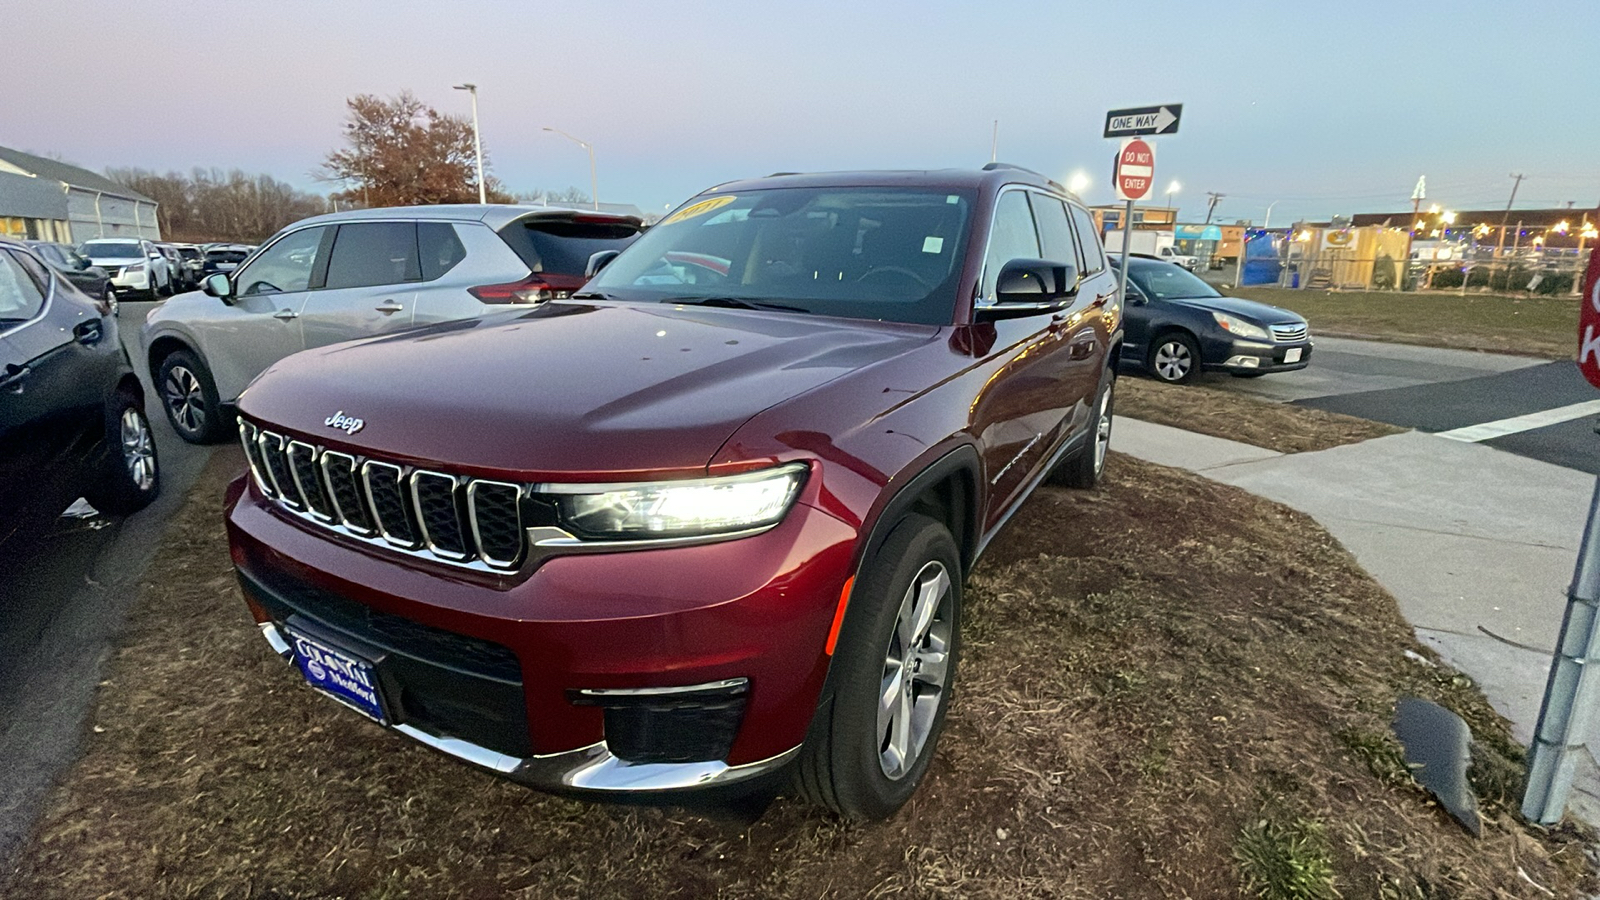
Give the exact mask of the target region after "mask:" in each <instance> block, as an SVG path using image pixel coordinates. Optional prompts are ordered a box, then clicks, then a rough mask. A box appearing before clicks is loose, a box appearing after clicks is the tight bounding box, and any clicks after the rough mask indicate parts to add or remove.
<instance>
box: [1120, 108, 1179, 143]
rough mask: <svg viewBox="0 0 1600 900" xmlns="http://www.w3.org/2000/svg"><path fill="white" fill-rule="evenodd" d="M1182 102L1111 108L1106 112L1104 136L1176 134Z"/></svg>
mask: <svg viewBox="0 0 1600 900" xmlns="http://www.w3.org/2000/svg"><path fill="white" fill-rule="evenodd" d="M1182 116H1183V104H1182V103H1168V104H1165V105H1163V106H1141V107H1138V108H1137V109H1113V110H1112V111H1110V112H1108V113H1106V137H1108V138H1116V137H1133V136H1135V135H1144V134H1177V133H1178V119H1180V118H1181V117H1182Z"/></svg>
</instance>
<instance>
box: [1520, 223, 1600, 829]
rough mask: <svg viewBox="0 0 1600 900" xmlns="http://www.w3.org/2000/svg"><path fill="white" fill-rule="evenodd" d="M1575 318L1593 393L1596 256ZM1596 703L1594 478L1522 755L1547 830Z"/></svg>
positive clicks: (1599, 295)
mask: <svg viewBox="0 0 1600 900" xmlns="http://www.w3.org/2000/svg"><path fill="white" fill-rule="evenodd" d="M1581 302H1582V305H1583V310H1582V312H1581V313H1580V314H1579V316H1578V368H1579V369H1580V370H1582V372H1583V377H1585V378H1587V379H1588V380H1589V383H1590V384H1592V385H1594V386H1595V387H1600V252H1595V251H1590V253H1589V268H1588V272H1587V274H1585V276H1584V279H1583V293H1582V301H1581ZM1597 703H1600V479H1596V481H1595V491H1594V496H1593V498H1592V499H1591V500H1590V501H1589V521H1588V524H1586V525H1585V526H1584V529H1583V543H1582V544H1580V545H1579V547H1578V563H1577V566H1576V568H1575V569H1574V571H1573V574H1572V587H1570V588H1568V590H1567V611H1566V613H1565V615H1564V616H1563V617H1562V619H1561V637H1560V638H1559V639H1558V641H1557V643H1556V652H1555V656H1554V658H1553V659H1552V660H1551V661H1550V678H1549V680H1548V681H1546V682H1545V689H1544V702H1543V703H1542V704H1541V705H1540V707H1539V725H1538V727H1537V728H1536V729H1535V730H1534V734H1533V746H1532V747H1530V748H1529V755H1528V786H1527V789H1526V790H1525V791H1524V792H1523V795H1522V816H1523V818H1525V819H1528V820H1529V821H1531V822H1538V823H1540V824H1542V825H1549V824H1552V823H1555V822H1559V821H1560V820H1561V816H1562V815H1563V814H1564V813H1565V812H1566V809H1567V795H1568V794H1569V793H1571V791H1572V777H1573V773H1574V770H1575V769H1576V767H1577V763H1578V756H1579V754H1580V753H1581V752H1582V751H1583V746H1584V741H1586V740H1587V739H1588V737H1589V720H1590V717H1591V715H1592V714H1593V712H1594V708H1595V705H1596V704H1597Z"/></svg>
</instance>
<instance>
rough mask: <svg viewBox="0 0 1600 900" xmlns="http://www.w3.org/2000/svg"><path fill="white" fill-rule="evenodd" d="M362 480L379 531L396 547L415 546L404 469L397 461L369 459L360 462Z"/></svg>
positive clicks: (415, 536) (415, 539)
mask: <svg viewBox="0 0 1600 900" xmlns="http://www.w3.org/2000/svg"><path fill="white" fill-rule="evenodd" d="M361 482H362V485H363V486H364V487H365V488H366V492H367V508H368V509H370V510H372V520H373V522H375V523H376V524H377V526H378V533H379V534H381V535H383V539H384V540H386V541H388V542H389V543H391V544H394V545H395V546H397V547H405V548H406V549H408V550H409V549H415V548H416V547H417V546H418V543H419V542H418V541H417V533H416V530H415V528H413V527H412V524H411V517H410V510H408V509H407V508H406V498H405V493H404V490H405V488H404V484H405V470H404V469H402V468H400V467H399V466H397V465H395V464H394V463H386V462H379V461H378V460H375V459H369V460H367V461H366V462H364V463H362V464H361Z"/></svg>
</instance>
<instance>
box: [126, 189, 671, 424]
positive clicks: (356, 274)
mask: <svg viewBox="0 0 1600 900" xmlns="http://www.w3.org/2000/svg"><path fill="white" fill-rule="evenodd" d="M641 228H642V225H641V223H640V221H639V219H637V218H635V217H632V216H616V215H607V214H603V213H597V212H588V211H584V210H575V209H563V208H555V207H526V206H497V205H488V206H480V205H463V206H415V207H396V208H390V209H365V210H357V211H353V212H342V213H333V214H331V215H326V216H315V217H313V218H310V219H305V220H303V221H300V222H296V223H295V224H293V225H290V226H289V227H288V228H285V229H284V230H283V231H280V232H279V233H278V234H276V235H274V236H273V237H272V239H271V240H269V241H267V242H266V243H265V244H263V245H262V246H261V249H260V250H259V251H257V252H256V253H254V254H252V255H251V257H250V258H249V259H247V260H246V261H245V262H243V263H241V264H240V265H239V267H238V268H237V269H235V270H234V271H232V272H227V273H220V272H219V273H217V274H214V275H210V276H208V277H207V278H206V279H205V282H204V285H203V287H204V292H200V291H196V292H191V293H187V294H181V295H179V296H177V297H174V298H172V299H171V300H168V301H167V302H166V303H165V304H163V305H161V306H160V307H158V308H156V309H155V310H153V311H152V312H151V313H150V316H149V318H148V319H146V320H145V326H144V334H143V339H144V347H145V357H146V360H147V361H148V364H149V366H150V377H151V379H152V381H153V382H154V383H155V385H156V389H157V390H158V391H159V392H160V394H161V402H162V406H163V407H164V408H165V409H166V411H167V418H169V419H170V420H171V421H172V427H173V428H174V429H176V430H177V432H178V434H179V435H180V436H182V437H183V438H184V440H187V441H190V442H192V443H204V442H207V441H211V440H215V439H217V438H219V437H221V436H222V434H223V429H224V426H225V425H226V420H227V419H228V417H229V416H228V411H227V408H229V407H231V406H232V404H233V402H234V401H235V400H237V399H238V397H239V394H240V393H241V392H242V391H244V388H245V385H247V384H249V383H250V381H251V379H253V378H255V377H256V376H257V375H259V374H260V373H261V372H262V371H263V370H265V369H266V368H267V367H268V366H270V365H272V364H273V363H275V362H277V361H278V360H280V359H282V358H284V357H285V356H288V355H289V354H291V353H296V352H299V351H301V350H305V349H309V348H312V347H321V346H324V345H326V344H333V343H337V342H339V341H348V340H354V339H357V338H364V337H372V336H374V335H380V334H387V333H391V332H396V331H401V330H404V329H407V328H410V327H412V326H414V325H422V324H427V323H434V322H444V321H449V320H452V319H468V318H473V317H476V316H481V315H484V314H486V313H490V312H495V311H498V310H504V309H507V308H508V307H513V306H517V305H531V304H534V303H539V302H542V301H544V300H550V299H560V298H563V297H565V296H567V295H568V294H569V293H571V292H572V291H574V290H576V289H577V288H579V287H581V286H582V285H583V283H584V281H586V280H587V273H588V272H589V271H590V269H591V259H592V258H594V257H596V256H597V255H600V256H601V257H602V258H606V259H608V258H609V255H608V254H607V251H614V250H621V249H622V248H623V247H625V246H627V245H628V244H629V243H631V242H632V241H633V239H634V238H635V237H637V236H638V234H639V232H640V230H641Z"/></svg>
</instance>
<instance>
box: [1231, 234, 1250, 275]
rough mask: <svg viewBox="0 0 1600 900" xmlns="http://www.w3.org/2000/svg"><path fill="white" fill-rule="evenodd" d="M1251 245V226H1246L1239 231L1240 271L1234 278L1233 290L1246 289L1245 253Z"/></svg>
mask: <svg viewBox="0 0 1600 900" xmlns="http://www.w3.org/2000/svg"><path fill="white" fill-rule="evenodd" d="M1249 243H1250V226H1248V225H1246V226H1245V227H1244V228H1243V229H1241V230H1240V231H1239V271H1238V272H1237V273H1235V274H1234V276H1233V289H1234V290H1236V291H1237V290H1238V289H1239V288H1241V287H1244V251H1245V247H1246V246H1247V245H1249Z"/></svg>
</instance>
